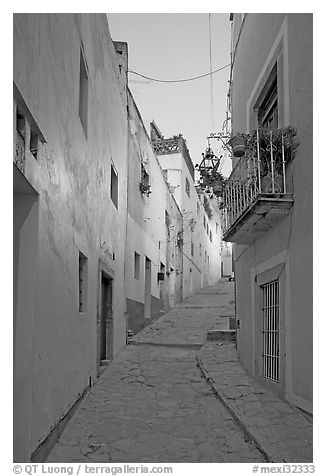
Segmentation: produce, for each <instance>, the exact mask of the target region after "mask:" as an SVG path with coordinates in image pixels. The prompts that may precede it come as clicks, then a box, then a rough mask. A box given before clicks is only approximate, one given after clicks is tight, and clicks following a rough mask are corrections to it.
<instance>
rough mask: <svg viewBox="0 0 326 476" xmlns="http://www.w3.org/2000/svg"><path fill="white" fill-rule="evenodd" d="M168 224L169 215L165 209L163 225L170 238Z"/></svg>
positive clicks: (169, 222)
mask: <svg viewBox="0 0 326 476" xmlns="http://www.w3.org/2000/svg"><path fill="white" fill-rule="evenodd" d="M170 224H171V221H170V215H169V214H168V212H167V211H166V210H165V226H166V231H167V235H168V237H169V238H170Z"/></svg>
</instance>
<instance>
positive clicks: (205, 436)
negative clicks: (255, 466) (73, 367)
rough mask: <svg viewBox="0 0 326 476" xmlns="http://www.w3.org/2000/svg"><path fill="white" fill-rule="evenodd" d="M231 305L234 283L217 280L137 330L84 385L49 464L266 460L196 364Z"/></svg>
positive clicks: (49, 458)
mask: <svg viewBox="0 0 326 476" xmlns="http://www.w3.org/2000/svg"><path fill="white" fill-rule="evenodd" d="M216 292H219V296H218V299H217V295H216ZM205 303H206V305H205ZM232 304H233V283H229V282H227V281H224V282H220V283H219V284H218V285H217V286H210V287H207V288H204V289H203V290H201V291H200V292H199V293H197V294H196V295H195V296H192V297H190V298H188V299H186V300H184V302H183V303H182V304H180V305H178V307H177V308H175V309H174V310H173V311H171V312H170V313H168V314H166V315H165V316H163V317H162V318H161V319H160V320H159V321H157V322H155V323H153V324H152V325H151V326H149V327H147V328H146V329H144V330H143V331H142V332H140V333H139V334H138V335H137V336H136V337H135V338H134V340H133V343H130V345H128V346H127V348H126V349H125V350H123V351H122V352H121V353H120V354H119V355H118V356H117V357H116V359H115V360H114V361H113V362H112V363H111V364H110V366H109V367H108V368H107V369H106V370H105V372H104V373H103V374H102V376H101V377H100V379H99V380H98V381H97V382H96V384H95V385H94V387H93V388H92V389H91V390H90V392H89V393H88V395H87V396H86V398H85V400H84V402H83V403H82V405H81V406H80V408H79V409H78V410H77V412H76V414H75V415H74V417H73V418H72V420H71V421H70V422H69V424H68V426H67V428H66V429H65V431H64V433H63V434H62V436H61V438H60V440H59V441H58V443H57V444H56V445H55V447H54V449H53V450H52V452H51V454H50V455H49V457H48V459H47V462H87V461H88V462H90V461H92V462H117V461H119V462H164V461H169V462H211V463H226V462H246V463H248V462H261V461H265V459H264V457H263V456H262V454H261V453H260V452H259V451H258V450H257V449H256V448H255V447H254V446H253V445H252V444H251V443H250V442H249V441H247V439H246V437H245V434H244V433H243V431H242V430H241V429H240V428H239V426H238V425H237V424H236V423H235V422H234V420H233V419H232V416H231V415H230V413H229V412H228V410H227V409H226V408H225V407H224V406H223V404H222V403H221V402H220V401H219V400H218V399H217V397H216V395H215V394H214V393H213V392H212V390H211V389H210V387H209V386H208V384H207V382H206V381H205V379H204V378H203V375H202V373H201V371H200V369H199V368H198V366H197V362H196V354H197V353H198V350H199V348H200V347H201V346H202V344H204V343H205V341H206V334H207V330H208V329H210V328H216V327H217V326H218V325H221V326H225V322H226V319H228V317H227V314H228V312H230V309H231V308H232Z"/></svg>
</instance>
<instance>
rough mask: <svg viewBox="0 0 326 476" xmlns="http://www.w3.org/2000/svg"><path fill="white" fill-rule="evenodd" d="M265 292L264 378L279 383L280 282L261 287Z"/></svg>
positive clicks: (263, 313)
mask: <svg viewBox="0 0 326 476" xmlns="http://www.w3.org/2000/svg"><path fill="white" fill-rule="evenodd" d="M261 288H262V292H263V307H262V319H263V322H262V324H263V326H262V339H263V353H262V358H263V368H262V375H263V377H264V378H266V379H269V380H273V381H274V382H279V374H280V317H279V281H278V280H275V281H271V282H270V283H267V284H264V285H262V286H261Z"/></svg>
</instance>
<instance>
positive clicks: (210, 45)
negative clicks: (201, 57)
mask: <svg viewBox="0 0 326 476" xmlns="http://www.w3.org/2000/svg"><path fill="white" fill-rule="evenodd" d="M208 30H209V71H210V93H211V128H212V131H215V117H214V95H213V75H212V69H213V65H212V31H211V14H210V13H209V14H208Z"/></svg>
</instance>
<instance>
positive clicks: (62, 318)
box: [14, 14, 128, 461]
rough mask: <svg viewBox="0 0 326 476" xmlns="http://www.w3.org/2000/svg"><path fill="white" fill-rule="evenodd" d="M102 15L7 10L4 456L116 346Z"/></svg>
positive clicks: (115, 178) (119, 304)
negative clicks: (9, 360)
mask: <svg viewBox="0 0 326 476" xmlns="http://www.w3.org/2000/svg"><path fill="white" fill-rule="evenodd" d="M119 75H120V73H119V68H118V63H117V61H116V51H115V48H114V45H113V43H112V41H111V40H110V35H109V30H108V25H107V21H106V17H105V15H98V14H94V15H93V14H91V15H90V14H87V15H83V14H76V15H74V14H15V15H14V290H15V292H14V303H15V304H14V395H15V397H14V459H15V461H29V459H30V457H31V454H32V453H33V451H34V450H35V449H36V448H37V447H38V445H39V444H40V443H41V442H42V441H43V440H44V438H46V437H47V436H48V434H49V432H50V430H51V429H52V428H53V427H54V426H55V425H56V424H57V423H58V422H59V420H60V419H61V418H62V416H63V415H64V414H66V413H67V411H68V410H69V408H70V407H71V406H72V405H73V403H74V402H75V401H76V400H77V399H78V398H79V397H80V395H81V394H82V393H83V392H84V391H85V388H86V387H87V386H89V385H90V384H91V382H92V381H93V380H94V379H95V378H96V377H97V375H98V374H99V371H100V364H101V361H105V360H108V359H111V358H113V357H114V355H115V354H116V353H117V352H118V351H119V350H120V349H121V347H122V346H123V345H124V344H125V334H126V318H125V295H124V254H125V241H126V234H125V229H126V218H127V180H126V177H127V147H128V140H127V138H128V124H127V120H126V113H125V111H126V101H125V100H124V99H123V94H122V89H121V84H120V79H119Z"/></svg>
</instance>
